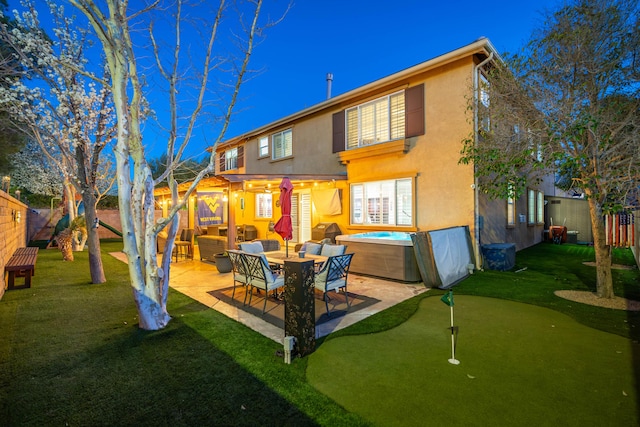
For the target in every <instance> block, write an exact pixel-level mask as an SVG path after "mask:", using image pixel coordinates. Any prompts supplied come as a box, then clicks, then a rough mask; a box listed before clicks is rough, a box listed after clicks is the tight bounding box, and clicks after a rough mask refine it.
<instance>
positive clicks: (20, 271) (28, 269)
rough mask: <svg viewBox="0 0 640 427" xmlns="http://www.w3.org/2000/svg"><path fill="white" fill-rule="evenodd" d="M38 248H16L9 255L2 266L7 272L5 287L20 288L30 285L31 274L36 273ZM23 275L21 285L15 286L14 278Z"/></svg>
mask: <svg viewBox="0 0 640 427" xmlns="http://www.w3.org/2000/svg"><path fill="white" fill-rule="evenodd" d="M37 258H38V248H32V247H29V248H18V249H16V251H15V252H14V253H13V255H11V258H9V261H7V264H6V265H5V266H4V271H5V272H8V273H9V280H8V282H7V289H9V290H11V289H22V288H30V287H31V276H34V275H35V274H36V259H37ZM16 277H24V285H23V286H15V278H16Z"/></svg>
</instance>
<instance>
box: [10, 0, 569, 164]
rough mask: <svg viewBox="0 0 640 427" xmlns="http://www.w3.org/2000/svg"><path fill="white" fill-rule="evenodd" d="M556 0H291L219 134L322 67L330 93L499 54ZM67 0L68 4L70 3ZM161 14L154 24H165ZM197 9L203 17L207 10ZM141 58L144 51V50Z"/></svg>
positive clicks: (158, 141) (317, 97)
mask: <svg viewBox="0 0 640 427" xmlns="http://www.w3.org/2000/svg"><path fill="white" fill-rule="evenodd" d="M562 1H563V0H536V1H523V0H510V1H508V0H485V1H482V2H478V1H476V0H473V1H471V0H455V1H453V0H449V1H446V0H445V1H442V0H438V1H434V0H399V1H395V2H394V1H383V0H293V4H292V6H291V9H290V10H289V12H288V13H287V14H286V16H285V17H284V18H283V20H282V21H281V22H279V23H278V24H277V25H275V26H273V27H270V28H268V29H267V30H266V32H265V34H264V35H263V37H262V39H261V41H260V43H259V44H258V45H257V46H256V48H255V51H254V54H253V56H252V58H251V62H250V68H251V69H253V70H260V72H259V73H257V74H254V75H252V77H251V79H249V80H248V81H247V82H246V83H245V84H244V85H243V86H242V87H241V90H240V96H239V101H238V104H237V106H236V109H235V114H234V116H233V118H232V121H231V123H230V126H229V128H228V130H227V132H226V134H225V137H224V138H223V140H227V139H230V138H233V137H235V136H239V135H242V134H243V133H245V132H249V131H251V130H253V129H256V128H259V127H262V126H264V125H266V124H269V123H271V122H273V121H276V120H279V119H281V118H284V117H286V116H288V115H291V114H293V113H296V112H298V111H300V110H303V109H305V108H308V107H311V106H313V105H315V104H318V103H320V102H323V101H324V100H326V94H327V82H326V75H327V73H332V74H333V83H332V91H331V92H332V95H333V96H336V95H340V94H342V93H345V92H348V91H351V90H353V89H356V88H358V87H360V86H363V85H365V84H368V83H370V82H373V81H375V80H378V79H381V78H384V77H386V76H388V75H391V74H393V73H396V72H398V71H401V70H404V69H406V68H409V67H411V66H414V65H416V64H419V63H421V62H424V61H427V60H429V59H432V58H434V57H437V56H439V55H442V54H445V53H447V52H450V51H452V50H455V49H458V48H460V47H463V46H465V45H468V44H470V43H472V42H474V41H475V40H477V39H478V38H480V37H483V36H484V37H487V38H489V40H490V41H491V42H492V44H493V45H494V46H495V47H496V49H497V50H498V52H500V53H501V54H504V53H505V52H515V51H518V50H519V49H520V48H521V47H522V46H523V45H524V44H525V42H526V40H528V38H529V37H530V35H531V33H532V31H533V30H534V29H536V28H540V26H541V25H542V15H541V12H542V11H543V10H545V9H551V10H553V9H556V8H558V7H559V6H560V5H561V3H562ZM65 3H66V2H62V4H65ZM98 3H101V2H100V1H98ZM137 3H139V4H142V3H141V1H140V0H131V5H132V7H135V6H136V5H137ZM288 3H289V0H265V2H264V5H263V11H262V15H263V17H262V20H263V22H264V21H265V20H266V19H267V17H270V18H271V19H272V20H273V19H277V18H280V17H281V16H282V13H283V11H284V10H285V9H286V6H287V4H288ZM9 4H10V8H15V7H16V6H18V1H17V0H11V1H10V2H9ZM36 4H38V7H39V8H41V7H42V10H41V17H43V19H45V18H44V15H45V14H47V13H46V9H44V2H43V1H41V0H37V1H36ZM203 4H206V2H203ZM215 5H217V2H215ZM66 7H68V9H67V10H74V8H72V7H71V6H69V5H68V4H67V5H66ZM74 13H77V11H75V12H74ZM169 18H170V17H167V18H166V22H164V23H162V24H164V25H172V23H171V22H170V20H169ZM200 18H202V19H207V18H206V15H205V14H203V16H200ZM80 22H81V20H78V21H77V23H80ZM80 25H81V24H80ZM221 36H222V37H226V38H230V37H231V36H230V35H229V34H225V35H221ZM167 46H168V47H170V45H167ZM194 46H195V45H194ZM199 46H201V45H199ZM191 49H194V47H191ZM195 49H197V47H196V48H195ZM200 49H202V47H200ZM167 52H170V51H167ZM167 54H169V53H167ZM98 56H99V55H96V57H98ZM149 58H152V57H151V56H148V57H147V58H146V59H147V60H148V59H149ZM146 69H151V68H150V67H149V68H146ZM145 80H146V81H147V83H148V84H149V88H150V89H151V90H156V94H157V93H160V92H161V90H160V89H162V88H161V87H160V86H162V84H161V83H158V82H157V80H155V78H154V76H152V75H147V76H145ZM164 95H166V93H164V94H163V96H162V98H161V97H160V96H158V97H157V98H155V95H154V94H149V97H148V99H149V100H150V103H151V108H152V109H153V110H154V111H155V112H156V114H157V117H158V118H159V123H151V122H148V123H147V124H146V125H145V127H144V130H143V139H144V143H145V146H146V149H147V158H148V159H151V158H157V157H159V156H160V154H161V153H162V152H163V150H166V138H167V137H166V133H162V132H160V131H159V129H160V128H161V127H164V128H165V129H166V120H167V119H168V107H167V102H166V97H164ZM163 120H164V123H163ZM218 132H219V129H214V128H211V127H209V126H208V125H207V126H202V125H201V126H199V127H198V128H197V130H196V132H195V133H194V137H193V139H192V142H191V143H190V145H189V148H188V150H187V154H188V156H191V157H195V158H201V156H202V155H203V154H204V152H205V149H206V148H207V147H209V146H211V144H212V142H213V141H214V140H215V138H216V137H217V135H218Z"/></svg>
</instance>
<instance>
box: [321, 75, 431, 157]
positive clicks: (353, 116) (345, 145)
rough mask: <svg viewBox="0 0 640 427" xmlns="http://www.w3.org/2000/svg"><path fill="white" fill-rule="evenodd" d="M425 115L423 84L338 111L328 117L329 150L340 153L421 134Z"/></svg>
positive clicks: (423, 131) (423, 128) (422, 133)
mask: <svg viewBox="0 0 640 427" xmlns="http://www.w3.org/2000/svg"><path fill="white" fill-rule="evenodd" d="M425 114H426V113H425V104H424V84H419V85H416V86H411V87H408V88H406V89H405V90H403V91H399V92H395V93H392V94H390V95H386V96H383V97H381V98H378V99H374V100H372V101H369V102H365V103H364V104H360V105H357V106H355V107H352V108H349V109H347V110H341V111H338V112H336V113H334V114H333V116H332V119H331V121H332V130H333V142H332V150H333V152H334V153H339V152H342V151H345V150H350V149H355V148H359V147H366V146H368V145H370V144H377V143H384V142H387V141H394V140H395V141H398V140H401V139H403V138H413V137H416V136H419V135H424V134H425V120H426V118H425ZM362 151H367V150H362ZM356 152H357V151H356Z"/></svg>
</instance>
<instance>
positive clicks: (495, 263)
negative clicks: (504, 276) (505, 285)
mask: <svg viewBox="0 0 640 427" xmlns="http://www.w3.org/2000/svg"><path fill="white" fill-rule="evenodd" d="M482 257H483V259H484V263H483V265H484V268H486V269H488V270H499V271H507V270H511V269H512V268H513V267H514V266H515V265H516V245H515V244H514V243H491V244H488V245H482Z"/></svg>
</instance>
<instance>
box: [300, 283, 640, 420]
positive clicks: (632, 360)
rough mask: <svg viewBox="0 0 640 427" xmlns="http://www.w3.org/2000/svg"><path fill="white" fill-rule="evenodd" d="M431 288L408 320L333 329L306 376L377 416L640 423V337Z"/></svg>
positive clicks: (347, 404) (352, 407)
mask: <svg viewBox="0 0 640 427" xmlns="http://www.w3.org/2000/svg"><path fill="white" fill-rule="evenodd" d="M454 309H455V324H456V325H457V326H459V332H458V340H457V350H456V358H457V359H458V360H460V361H461V364H460V365H458V366H455V365H452V364H449V362H448V359H449V358H450V357H451V333H450V329H448V328H447V326H449V324H450V317H449V316H450V310H449V307H448V306H446V305H445V304H443V303H441V302H440V299H439V298H437V297H430V298H424V299H422V301H421V302H420V304H419V307H418V310H417V311H416V313H415V314H414V315H413V316H412V317H411V318H410V319H409V320H407V321H406V322H404V323H402V324H401V325H399V326H397V327H396V328H393V329H391V330H387V331H384V332H380V333H377V334H368V335H351V336H343V337H340V338H336V339H328V340H326V341H325V342H324V343H323V345H321V346H320V347H319V348H318V349H317V350H316V352H314V353H313V354H312V355H310V357H309V362H308V367H307V378H308V379H309V382H310V383H311V384H313V385H314V386H315V387H317V388H318V389H319V390H320V391H322V392H323V393H325V394H326V395H328V396H331V397H332V398H333V399H335V400H336V401H337V402H338V403H339V404H341V405H342V406H344V407H345V408H346V409H347V410H349V411H352V412H356V413H359V414H362V415H363V416H364V417H365V418H367V419H368V420H369V421H371V422H372V423H373V424H375V425H407V426H409V425H423V426H443V425H460V426H462V425H464V426H469V425H510V426H515V425H520V426H532V425H535V426H543V425H549V426H557V425H566V426H584V425H599V426H604V425H619V426H622V425H637V423H638V412H637V411H638V405H637V401H638V391H637V389H636V385H635V383H634V367H637V366H640V345H638V343H632V342H631V341H630V340H628V339H625V338H622V337H620V336H616V335H613V334H610V333H605V332H601V331H597V330H595V329H592V328H589V327H586V326H583V325H580V324H578V323H577V322H576V321H574V320H572V319H571V318H569V317H568V316H566V315H564V314H561V313H558V312H556V311H553V310H549V309H546V308H541V307H536V306H533V305H528V304H522V303H515V302H510V301H504V300H497V299H493V298H483V297H472V296H467V295H464V296H456V297H455V306H454Z"/></svg>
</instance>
